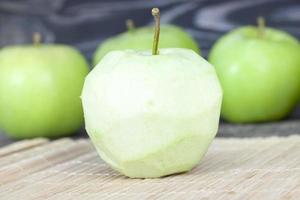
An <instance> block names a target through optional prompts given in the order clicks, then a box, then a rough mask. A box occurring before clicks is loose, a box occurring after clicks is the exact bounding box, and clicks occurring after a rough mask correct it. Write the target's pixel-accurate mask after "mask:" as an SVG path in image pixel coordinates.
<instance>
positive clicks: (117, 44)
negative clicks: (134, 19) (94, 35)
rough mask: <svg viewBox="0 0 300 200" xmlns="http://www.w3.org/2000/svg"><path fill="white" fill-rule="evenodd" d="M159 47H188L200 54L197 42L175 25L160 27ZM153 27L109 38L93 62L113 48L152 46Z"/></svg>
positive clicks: (96, 53)
mask: <svg viewBox="0 0 300 200" xmlns="http://www.w3.org/2000/svg"><path fill="white" fill-rule="evenodd" d="M160 31H161V38H160V41H159V48H187V49H192V50H194V51H195V52H196V53H198V54H200V49H199V47H198V44H197V42H196V41H195V40H194V39H193V38H192V37H191V36H190V35H189V34H188V33H187V32H185V31H184V30H183V29H182V28H180V27H178V26H174V25H163V26H162V27H161V28H160ZM152 41H153V27H152V26H147V27H142V28H137V29H134V30H131V31H127V32H125V33H122V34H119V35H117V36H115V37H112V38H110V39H107V40H106V41H104V42H103V43H102V44H101V45H99V47H98V48H97V50H96V52H95V54H94V58H93V63H94V65H96V64H97V63H98V62H99V61H100V60H101V58H103V56H104V55H105V54H107V53H108V52H110V51H113V50H125V49H137V50H148V49H151V48H152Z"/></svg>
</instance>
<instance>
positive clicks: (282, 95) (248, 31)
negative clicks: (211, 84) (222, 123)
mask: <svg viewBox="0 0 300 200" xmlns="http://www.w3.org/2000/svg"><path fill="white" fill-rule="evenodd" d="M257 32H258V30H257V28H256V27H252V26H247V27H242V28H238V29H236V30H233V31H231V32H229V33H228V34H226V35H225V36H223V37H222V38H221V39H219V40H218V41H217V43H216V44H215V45H214V46H213V49H212V51H211V53H210V56H209V61H210V62H211V63H212V64H213V65H214V66H215V68H216V71H217V74H218V77H219V79H220V82H221V85H222V88H223V91H224V99H223V105H222V112H221V113H222V114H221V115H222V117H223V118H224V119H225V120H227V121H229V122H234V123H254V122H266V121H274V120H279V119H282V118H284V117H286V116H287V115H288V114H289V113H290V112H291V111H292V110H293V109H294V107H295V106H296V104H297V103H298V102H299V97H300V78H299V77H300V45H299V42H298V41H297V39H295V38H294V37H292V36H291V35H289V34H287V33H285V32H283V31H279V30H276V29H272V28H267V29H265V35H264V37H263V38H259V37H258V36H257Z"/></svg>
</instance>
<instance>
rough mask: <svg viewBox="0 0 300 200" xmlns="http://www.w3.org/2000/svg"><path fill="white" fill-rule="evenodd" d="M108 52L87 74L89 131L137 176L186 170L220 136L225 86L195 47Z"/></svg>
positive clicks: (104, 152)
mask: <svg viewBox="0 0 300 200" xmlns="http://www.w3.org/2000/svg"><path fill="white" fill-rule="evenodd" d="M159 52H160V54H159V55H151V53H150V52H149V51H137V50H123V51H112V52H110V53H108V54H107V55H106V56H105V57H104V58H103V59H102V60H101V61H100V63H99V64H98V65H97V66H96V67H95V68H94V69H93V70H92V71H91V72H90V73H89V75H88V76H87V78H86V79H85V83H84V87H83V91H82V103H83V110H84V116H85V124H86V130H87V132H88V134H89V136H90V138H91V140H92V142H93V143H94V145H95V147H96V149H97V151H98V153H99V155H100V156H101V157H102V159H103V160H105V161H106V162H107V163H108V164H109V165H110V166H112V167H113V168H114V169H115V170H117V171H119V172H121V173H122V174H124V175H126V176H128V177H131V178H156V177H161V176H165V175H169V174H174V173H179V172H185V171H189V170H190V169H192V168H193V167H194V166H196V165H197V164H198V162H199V161H200V160H201V158H202V157H203V156H204V154H205V152H206V151H207V149H208V146H209V144H210V143H211V141H212V140H213V138H214V137H215V135H216V132H217V129H218V123H219V117H220V110H221V100H222V90H221V87H220V84H219V81H218V78H217V75H216V73H215V70H214V68H213V67H212V66H211V65H210V64H209V63H208V62H207V61H206V60H204V59H203V58H202V57H200V56H199V55H198V54H196V53H195V52H194V51H192V50H189V49H178V48H173V49H172V48H171V49H160V50H159Z"/></svg>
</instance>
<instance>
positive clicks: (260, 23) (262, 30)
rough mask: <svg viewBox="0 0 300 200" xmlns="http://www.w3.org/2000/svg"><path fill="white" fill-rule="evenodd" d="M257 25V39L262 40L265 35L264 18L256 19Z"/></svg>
mask: <svg viewBox="0 0 300 200" xmlns="http://www.w3.org/2000/svg"><path fill="white" fill-rule="evenodd" d="M257 25H258V37H259V38H263V37H264V35H265V28H266V21H265V18H264V17H261V16H260V17H258V18H257Z"/></svg>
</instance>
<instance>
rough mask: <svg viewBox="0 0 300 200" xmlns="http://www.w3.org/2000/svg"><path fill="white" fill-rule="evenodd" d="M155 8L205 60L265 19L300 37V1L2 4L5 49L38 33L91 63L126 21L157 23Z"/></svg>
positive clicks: (31, 0)
mask: <svg viewBox="0 0 300 200" xmlns="http://www.w3.org/2000/svg"><path fill="white" fill-rule="evenodd" d="M153 7H159V8H160V9H161V20H162V23H173V24H178V25H180V26H182V27H184V28H185V29H186V30H187V31H189V32H190V33H191V34H192V35H193V36H194V38H196V39H197V41H198V42H199V43H200V46H201V49H202V50H203V52H204V56H207V53H208V50H209V49H210V47H211V45H212V44H213V43H214V42H215V40H216V39H217V38H218V37H220V35H222V34H224V33H225V32H227V31H229V30H230V29H232V28H234V27H237V26H241V25H245V24H255V23H256V17H257V16H259V15H261V16H264V17H265V18H266V20H267V25H269V26H273V27H276V28H280V29H283V30H285V31H288V32H290V33H291V34H293V35H294V36H296V37H298V38H300V1H299V0H0V46H5V45H10V44H19V43H28V42H31V35H32V33H33V32H34V31H38V32H41V33H42V35H43V37H44V40H45V42H51V43H52V42H55V43H66V44H71V45H74V46H76V47H77V48H79V49H80V50H81V51H82V52H83V53H84V54H85V55H86V56H87V57H88V59H89V60H90V58H91V55H92V54H93V52H94V50H95V48H96V46H97V45H98V44H99V43H100V42H101V41H102V40H104V39H106V38H108V37H110V36H112V35H115V34H117V33H120V32H123V31H124V30H125V20H126V19H129V18H130V19H133V20H134V21H135V23H136V25H137V26H142V25H148V24H150V23H152V16H151V13H150V10H151V8H153Z"/></svg>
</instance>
